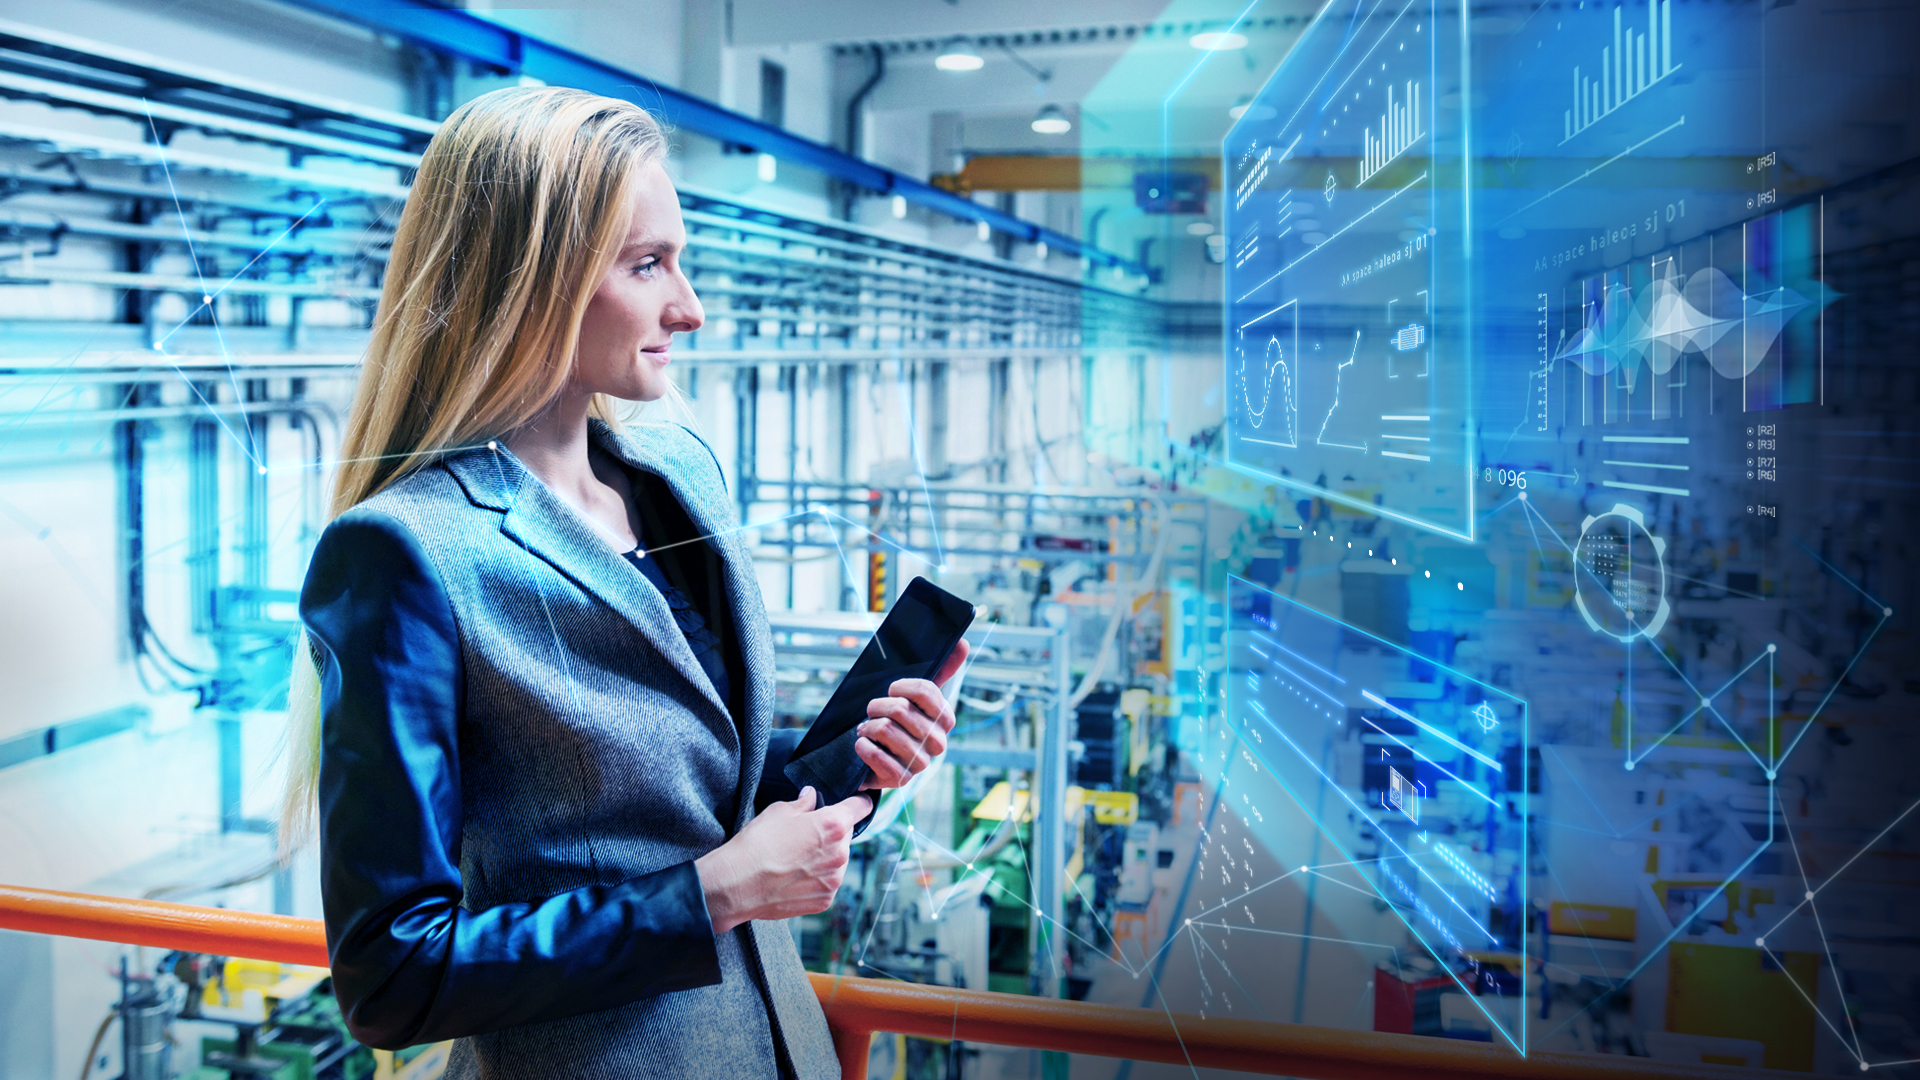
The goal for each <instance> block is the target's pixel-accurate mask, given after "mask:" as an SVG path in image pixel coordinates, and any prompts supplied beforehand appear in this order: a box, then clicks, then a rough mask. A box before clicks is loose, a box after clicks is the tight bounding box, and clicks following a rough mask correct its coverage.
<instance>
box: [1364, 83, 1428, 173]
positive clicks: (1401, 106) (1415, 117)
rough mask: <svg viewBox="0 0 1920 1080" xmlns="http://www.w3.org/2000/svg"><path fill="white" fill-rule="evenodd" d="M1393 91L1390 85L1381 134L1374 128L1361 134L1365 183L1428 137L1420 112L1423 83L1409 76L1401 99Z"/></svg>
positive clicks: (1382, 115)
mask: <svg viewBox="0 0 1920 1080" xmlns="http://www.w3.org/2000/svg"><path fill="white" fill-rule="evenodd" d="M1393 92H1394V87H1393V86H1392V84H1388V86H1387V88H1386V93H1387V101H1386V109H1385V111H1384V112H1382V113H1381V114H1380V133H1379V134H1378V135H1376V134H1374V130H1373V128H1372V127H1369V128H1367V129H1366V130H1365V131H1364V132H1362V133H1361V134H1362V139H1361V143H1362V146H1361V154H1360V180H1359V182H1360V183H1361V184H1365V183H1366V182H1367V181H1369V180H1371V179H1373V178H1374V176H1376V175H1377V174H1378V173H1379V172H1380V170H1382V169H1384V168H1386V167H1387V166H1389V165H1391V164H1393V163H1394V162H1395V161H1398V160H1399V159H1400V156H1401V155H1402V154H1405V153H1406V152H1407V151H1408V150H1411V149H1413V147H1414V145H1415V144H1417V143H1418V142H1419V141H1420V140H1421V139H1423V138H1425V137H1426V134H1427V131H1426V122H1425V121H1424V120H1423V119H1422V118H1421V115H1420V84H1419V83H1418V82H1415V81H1414V80H1412V79H1408V80H1407V81H1406V84H1405V86H1404V88H1403V90H1402V92H1401V95H1400V98H1399V100H1398V101H1396V100H1395V99H1394V93H1393Z"/></svg>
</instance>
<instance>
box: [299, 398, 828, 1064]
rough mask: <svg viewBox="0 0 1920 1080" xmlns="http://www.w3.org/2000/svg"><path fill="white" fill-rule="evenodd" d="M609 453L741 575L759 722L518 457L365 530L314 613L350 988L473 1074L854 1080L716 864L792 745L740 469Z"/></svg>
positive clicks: (464, 455) (331, 837) (800, 974)
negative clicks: (712, 897)
mask: <svg viewBox="0 0 1920 1080" xmlns="http://www.w3.org/2000/svg"><path fill="white" fill-rule="evenodd" d="M592 439H593V441H594V443H595V445H597V446H599V447H601V448H602V449H604V450H606V451H608V452H609V453H611V454H612V455H614V456H615V457H617V458H619V459H620V460H622V461H624V462H625V463H626V464H627V465H628V466H629V467H630V468H632V469H635V470H639V471H640V472H641V473H642V474H653V475H654V476H657V477H659V478H661V479H663V480H664V482H665V485H666V486H667V487H668V488H670V489H671V491H672V493H673V494H674V495H675V496H677V497H678V501H679V503H680V505H681V507H683V508H684V510H685V514H686V516H687V518H689V519H691V524H692V527H693V529H694V530H696V531H697V533H698V534H704V535H705V537H706V539H705V542H706V543H707V544H708V545H710V546H711V549H712V551H713V553H714V554H715V555H716V556H717V557H718V562H719V564H720V565H721V566H723V567H724V584H725V594H726V597H727V601H728V608H729V611H730V614H731V620H732V625H733V630H734V633H735V635H736V636H737V639H738V649H739V652H738V663H739V667H740V673H741V677H742V678H741V681H742V682H743V685H742V686H741V687H740V688H739V690H738V691H737V692H736V695H735V697H736V700H737V701H739V702H742V703H743V705H742V708H741V711H740V716H739V720H738V722H737V723H736V720H735V718H734V716H733V715H732V714H730V712H729V710H728V708H727V703H726V702H723V701H722V700H721V699H720V696H719V694H718V693H717V692H716V691H715V689H714V686H713V684H712V681H711V680H710V679H709V678H708V677H707V674H706V672H705V671H704V670H703V669H702V668H701V666H700V663H699V661H698V660H697V659H696V658H695V656H694V654H693V652H692V650H691V649H690V648H689V647H688V645H687V642H686V639H685V637H684V636H683V635H682V633H681V632H680V630H679V627H678V626H677V625H676V623H675V621H674V618H673V615H672V613H671V611H670V610H669V608H668V605H667V603H666V601H665V600H664V599H663V598H662V596H661V594H660V592H659V591H658V590H657V589H655V588H654V587H653V586H652V585H651V584H650V583H649V582H648V581H647V579H646V577H645V576H644V575H642V574H641V573H640V572H639V571H638V570H636V569H635V568H634V567H633V566H632V565H631V564H629V563H628V562H627V561H626V560H624V559H623V558H622V557H621V556H620V555H619V554H617V553H616V552H615V551H614V550H613V548H612V547H611V546H609V545H608V544H607V542H606V541H605V540H603V539H601V538H600V536H599V535H597V534H596V533H595V532H594V531H593V529H592V527H590V526H589V525H587V524H586V523H585V522H584V521H583V520H582V519H581V517H580V516H579V515H578V514H577V513H576V512H575V511H574V510H573V509H572V508H570V507H569V506H568V505H566V504H565V503H564V502H562V501H561V500H560V499H559V498H558V497H556V496H555V495H554V494H553V493H552V492H551V491H549V490H548V489H547V488H546V487H545V486H544V485H543V484H542V483H541V482H540V481H539V480H538V479H537V478H535V477H534V476H533V474H532V473H530V472H529V471H528V470H527V469H526V468H525V467H524V466H523V465H522V464H521V463H520V462H519V461H518V460H517V459H515V458H514V457H513V455H512V454H511V453H509V452H507V450H506V449H505V448H504V447H500V448H497V449H484V448H482V449H474V450H467V451H463V452H458V453H455V454H452V455H450V456H449V457H447V458H445V459H444V460H443V461H441V462H440V463H438V464H436V465H434V466H431V467H428V468H425V469H422V470H420V471H419V472H416V473H414V474H412V475H410V476H408V477H406V478H405V479H403V480H401V481H400V482H398V483H396V484H394V485H393V486H392V487H390V488H388V489H387V490H385V491H383V492H381V493H380V494H378V495H376V496H374V497H373V498H371V499H368V500H367V501H366V502H364V503H362V504H361V505H360V506H358V507H355V508H354V509H353V510H351V511H350V512H348V513H347V514H344V515H342V516H341V517H340V519H339V520H338V521H336V522H335V523H334V524H333V525H332V526H330V527H329V528H328V530H327V533H326V534H325V536H323V537H322V540H321V542H320V545H319V547H318V549H317V550H316V552H315V556H314V559H313V563H312V566H311V568H310V570H309V572H308V578H307V584H306V586H305V588H304V589H303V590H302V597H301V614H302V618H303V620H304V621H305V622H306V625H307V627H308V631H309V636H310V639H311V641H312V643H313V647H314V651H315V655H316V658H317V659H319V660H320V662H321V664H320V666H321V672H322V751H321V784H320V789H321V790H320V796H321V840H322V868H321V872H322V892H323V896H324V899H325V906H326V916H327V935H328V947H329V952H330V954H331V957H332V962H333V968H334V981H335V992H336V994H337V995H338V996H339V997H340V1000H341V1002H342V1005H343V1007H344V1011H345V1014H346V1016H347V1019H348V1022H349V1025H350V1026H351V1027H352V1029H353V1031H354V1032H355V1034H356V1036H358V1037H360V1038H361V1040H362V1041H363V1042H367V1043H369V1044H370V1045H375V1046H395V1047H398V1046H405V1045H411V1044H415V1043H421V1042H428V1041H433V1040H437V1039H443V1038H457V1039H458V1041H457V1043H456V1045H455V1049H454V1053H453V1062H452V1065H451V1066H450V1071H449V1075H450V1076H481V1077H487V1078H495V1077H498V1078H503V1080H505V1078H515V1080H518V1078H526V1080H535V1078H538V1080H549V1078H555V1077H578V1078H597V1077H605V1078H609V1080H611V1078H622V1080H625V1078H631V1077H640V1076H673V1077H715V1078H724V1080H740V1078H743V1077H772V1076H776V1075H779V1074H780V1073H782V1072H786V1071H787V1070H788V1069H791V1071H792V1073H793V1074H794V1075H797V1076H799V1077H802V1078H815V1077H836V1076H838V1075H839V1068H838V1065H837V1063H836V1060H835V1057H834V1053H833V1046H832V1043H831V1040H830V1038H829V1035H828V1031H827V1026H826V1022H825V1018H824V1017H823V1015H822V1014H821V1011H820V1006H819V1003H818V1001H817V1000H816V998H815V996H814V994H813V991H812V988H811V986H810V984H809V983H808V981H807V977H806V973H805V972H804V970H803V969H802V967H801V963H800V957H799V955H798V952H797V951H796V950H795V948H794V944H793V939H792V937H791V936H790V934H789V932H788V930H787V927H786V926H785V925H784V924H782V923H777V922H776V923H764V922H753V923H749V924H747V925H746V926H743V927H741V928H739V929H738V930H735V931H733V932H730V933H727V934H722V935H717V936H716V935H714V934H713V932H712V929H711V925H710V923H709V921H708V916H707V912H706V907H705V901H704V899H703V897H702V894H701V892H700V888H699V880H698V876H697V875H696V874H695V873H694V871H693V867H692V862H691V860H693V859H695V858H696V857H698V856H700V855H703V854H705V853H706V852H708V851H711V850H712V849H713V848H715V847H717V846H719V845H720V844H721V843H722V842H723V841H725V840H726V839H727V838H728V837H729V836H731V835H732V834H733V833H735V832H737V831H738V830H739V829H740V828H741V827H742V826H744V825H745V824H746V823H747V822H748V821H749V820H750V819H751V817H752V816H753V813H754V807H755V803H756V796H757V795H758V796H760V797H761V799H760V801H763V802H764V801H765V792H764V791H763V788H762V785H763V775H764V774H766V773H768V772H771V773H772V774H773V775H765V777H764V778H765V780H766V781H767V782H768V784H770V785H778V784H780V783H784V778H781V777H779V776H778V771H779V770H778V766H779V764H780V761H781V760H784V757H785V752H786V751H790V750H791V748H792V742H793V740H792V739H791V738H788V739H786V740H784V741H782V740H781V739H778V738H775V739H771V740H770V731H769V729H770V720H771V714H772V708H773V643H772V639H771V636H770V634H769V633H768V630H767V619H766V612H765V609H764V607H763V605H762V601H761V595H760V585H759V582H758V580H757V579H756V577H755V575H754V571H753V566H752V564H751V563H750V561H749V560H748V557H747V553H746V551H745V549H744V547H743V546H742V545H741V543H740V540H739V538H738V535H737V534H733V533H729V532H727V530H728V529H729V528H730V527H732V526H733V524H734V522H733V512H732V506H731V503H730V502H729V500H728V497H727V493H726V489H725V482H724V480H723V479H722V476H721V473H720V468H719V463H718V461H717V460H716V459H715V457H714V456H713V453H712V451H711V449H710V448H708V447H707V446H706V444H705V443H704V442H702V441H701V440H700V439H699V438H698V437H697V436H695V435H693V434H692V433H691V432H689V431H687V430H686V429H684V428H681V427H679V426H677V425H670V424H646V425H638V426H635V427H633V428H631V429H629V433H627V434H615V433H613V432H612V431H610V430H609V429H608V428H606V426H605V425H602V424H599V423H598V422H595V425H594V430H593V433H592ZM649 540H650V541H652V540H653V538H651V537H650V538H649ZM696 550H697V549H696ZM795 734H797V733H795ZM770 748H771V751H772V753H771V756H772V757H773V758H775V759H779V760H774V761H772V762H771V763H770V762H769V756H770ZM770 765H771V768H770ZM783 794H784V793H783Z"/></svg>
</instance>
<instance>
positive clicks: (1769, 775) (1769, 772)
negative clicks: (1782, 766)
mask: <svg viewBox="0 0 1920 1080" xmlns="http://www.w3.org/2000/svg"><path fill="white" fill-rule="evenodd" d="M1779 775H1780V774H1779V773H1777V772H1774V771H1773V770H1772V769H1768V770H1767V779H1769V780H1773V779H1775V778H1777V777H1778V776H1779Z"/></svg>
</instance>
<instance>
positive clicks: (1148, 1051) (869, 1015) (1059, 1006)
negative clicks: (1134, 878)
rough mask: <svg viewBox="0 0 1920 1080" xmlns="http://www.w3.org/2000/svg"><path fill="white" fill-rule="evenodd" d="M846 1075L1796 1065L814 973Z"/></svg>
mask: <svg viewBox="0 0 1920 1080" xmlns="http://www.w3.org/2000/svg"><path fill="white" fill-rule="evenodd" d="M0 929H7V930H22V931H26V932H28V933H37V934H53V935H58V936H63V937H77V938H91V939H93V940H97V941H115V942H122V943H125V944H129V945H145V946H151V947H154V948H162V949H179V950H185V951H190V952H203V953H210V954H213V955H216V956H244V957H249V958H252V959H258V960H273V961H279V962H282V963H293V964H310V965H315V966H325V965H326V963H327V947H326V939H325V936H324V933H323V930H322V928H321V924H320V922H319V920H317V919H297V918H293V917H291V916H286V915H263V914H258V913H254V912H245V911H229V910H227V909H225V908H209V907H196V906H192V905H188V904H170V903H164V902H162V901H157V900H126V899H121V898H119V897H110V896H92V895H87V894H84V893H67V892H53V891H49V890H44V889H27V888H19V887H16V886H10V885H0ZM812 980H813V988H814V992H815V993H817V994H818V995H819V996H820V1004H821V1006H822V1008H823V1009H824V1010H825V1011H826V1015H827V1023H828V1025H829V1026H830V1027H831V1028H832V1029H833V1040H834V1046H835V1048H836V1049H837V1050H838V1051H839V1055H840V1067H841V1071H842V1074H843V1075H844V1076H846V1077H849V1078H852V1077H857V1076H863V1075H864V1070H865V1069H866V1062H867V1053H868V1044H869V1042H870V1040H871V1037H872V1036H873V1034H874V1033H875V1032H882V1031H884V1032H895V1033H900V1034H905V1035H916V1036H922V1037H927V1038H940V1039H962V1040H965V1041H967V1042H975V1043H989V1044H995V1045H1000V1046H1017V1047H1027V1048H1031V1049H1036V1050H1059V1051H1065V1052H1067V1053H1074V1054H1088V1055H1094V1056H1098V1057H1108V1058H1130V1059H1132V1060H1135V1061H1148V1062H1161V1063H1166V1064H1171V1065H1179V1066H1183V1067H1190V1068H1193V1069H1230V1070H1235V1071H1239V1072H1247V1073H1260V1074H1264V1075H1269V1076H1295V1077H1301V1078H1303V1080H1408V1078H1409V1077H1418V1078H1420V1080H1629V1078H1633V1080H1641V1078H1651V1077H1676V1078H1683V1080H1756V1078H1766V1077H1784V1076H1787V1075H1788V1074H1786V1073H1779V1072H1773V1071H1770V1070H1760V1069H1731V1068H1715V1067H1710V1066H1690V1065H1678V1064H1673V1063H1670V1062H1656V1061H1652V1060H1649V1059H1647V1058H1634V1057H1622V1056H1617V1055H1606V1054H1569V1053H1551V1052H1539V1051H1536V1052H1535V1053H1532V1054H1529V1055H1527V1056H1525V1057H1522V1056H1520V1055H1519V1054H1516V1053H1514V1052H1513V1051H1512V1050H1510V1049H1508V1048H1506V1047H1499V1046H1494V1045H1492V1044H1489V1043H1472V1042H1461V1041H1456V1040H1452V1039H1435V1038H1427V1037H1424V1036H1416V1035H1391V1034H1384V1033H1380V1032H1367V1031H1345V1030H1341V1029H1338V1028H1323V1027H1311V1026H1308V1025H1304V1024H1275V1023H1266V1022H1261V1021H1252V1020H1234V1019H1222V1018H1219V1017H1206V1018H1201V1017H1197V1016H1185V1015H1176V1014H1172V1013H1167V1012H1155V1011H1153V1010H1151V1009H1136V1008H1127V1007H1124V1006H1116V1005H1095V1004H1089V1003H1087V1002H1079V1001H1058V1000H1053V999H1049V998H1034V997H1023V996H1020V995H1017V994H995V993H987V992H984V991H978V990H955V989H952V988H950V987H943V986H924V985H919V984H915V983H903V982H893V981H889V980H884V979H863V978H851V977H836V976H831V975H813V976H812Z"/></svg>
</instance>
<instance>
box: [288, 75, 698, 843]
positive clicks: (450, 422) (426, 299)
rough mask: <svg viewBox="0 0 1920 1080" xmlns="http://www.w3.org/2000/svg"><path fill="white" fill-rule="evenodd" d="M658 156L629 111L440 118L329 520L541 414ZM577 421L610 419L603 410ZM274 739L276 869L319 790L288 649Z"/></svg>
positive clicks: (617, 106) (561, 381) (305, 709)
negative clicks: (281, 746) (638, 181)
mask: <svg viewBox="0 0 1920 1080" xmlns="http://www.w3.org/2000/svg"><path fill="white" fill-rule="evenodd" d="M666 149H667V140H666V135H665V133H664V132H663V131H662V130H661V128H660V125H659V124H658V123H656V122H655V121H654V119H653V117H651V116H649V115H647V113H646V111H645V110H643V109H641V108H640V107H639V106H637V105H634V104H632V103H630V102H625V101H620V100H618V99H615V98H608V97H600V96H598V95H595V94H589V93H587V92H585V91H582V90H569V89H564V88H561V87H544V86H542V87H511V88H508V89H505V90H495V91H493V92H492V93H489V94H483V95H481V96H480V97H477V98H475V99H473V100H472V101H469V102H467V103H466V104H465V105H462V106H461V107H460V108H458V109H456V110H454V113H453V115H451V116H449V117H447V119H446V120H445V122H443V123H442V124H441V125H440V130H439V131H438V132H437V133H436V134H435V135H434V137H433V141H432V142H431V143H429V144H428V145H427V151H426V153H425V155H423V156H422V158H421V160H420V171H419V174H418V176H417V177H416V178H415V179H414V182H413V189H412V191H411V193H410V194H409V195H408V197H407V205H406V209H405V210H404V211H403V212H402V213H401V215H400V224H399V227H398V228H397V229H396V230H395V231H394V235H393V248H392V252H391V254H390V255H389V257H388V259H387V274H386V283H385V286H384V288H383V289H382V290H381V294H380V307H379V313H378V315H377V316H376V317H375V319H374V325H373V335H372V338H371V340H370V341H369V342H368V345H367V357H366V363H365V364H364V366H363V368H362V370H361V374H360V384H359V387H358V389H357V390H356V391H355V393H354V398H353V408H352V411H351V412H350V413H349V414H348V417H347V424H346V431H345V434H344V436H343V438H342V442H341V446H340V457H339V466H338V470H337V472H336V473H335V476H334V486H333V499H332V502H331V504H330V506H329V515H330V516H332V517H338V516H339V515H340V514H343V513H345V512H346V511H348V510H350V509H352V508H353V507H354V506H356V505H358V504H359V503H361V502H363V501H365V500H366V499H368V498H370V497H372V496H373V495H375V494H377V493H379V492H380V491H381V490H382V489H384V488H386V487H388V486H389V485H391V484H393V483H394V482H395V481H397V480H399V479H401V478H402V477H405V476H407V475H408V474H409V473H412V472H414V471H416V470H418V469H420V468H422V467H423V466H426V465H429V464H431V463H432V462H434V461H435V460H437V459H438V458H439V457H440V456H442V455H444V454H446V453H448V452H450V451H453V450H456V449H460V448H464V447H467V446H473V445H481V444H484V443H486V442H487V441H489V440H491V439H496V438H498V437H500V436H503V435H505V434H506V433H508V432H510V431H512V430H514V429H515V428H518V427H520V426H521V425H523V424H525V423H526V422H527V421H529V420H531V419H533V417H534V416H535V415H537V414H538V413H539V412H540V411H541V410H542V409H543V408H545V407H546V406H547V405H548V404H549V403H550V402H552V401H553V399H554V398H555V396H556V395H558V394H559V393H560V391H561V390H562V388H563V387H564V386H565V383H566V380H567V375H568V373H569V370H570V368H571V366H572V360H573V354H574V350H575V348H576V346H577V344H578V341H579V336H580V320H581V316H582V315H583V314H584V313H585V312H586V307H587V302H588V301H589V300H591V299H592V298H593V293H594V290H595V288H596V286H597V285H598V283H599V281H600V279H601V278H602V277H603V276H604V275H605V274H606V272H607V269H608V267H609V266H610V265H611V263H612V261H613V258H614V256H615V255H616V254H617V253H618V251H619V248H620V244H621V240H622V239H623V238H624V237H625V235H626V230H627V226H628V217H627V213H626V211H627V209H628V207H629V206H630V202H629V199H630V197H631V193H632V190H633V181H634V177H635V175H636V174H637V173H638V172H639V171H640V170H641V169H642V168H644V167H645V166H646V165H648V164H649V163H652V162H656V161H659V160H661V159H662V158H664V157H665V155H666ZM593 411H594V413H595V415H597V416H599V417H601V418H602V419H605V420H608V421H613V420H614V419H615V414H614V411H613V405H612V402H611V401H610V400H608V399H605V398H596V399H595V401H594V406H593ZM287 721H288V724H287V749H288V759H289V760H288V776H287V793H286V803H285V806H284V807H283V810H282V814H281V830H280V834H281V851H282V853H283V855H286V854H291V853H292V852H293V851H295V850H297V849H298V848H299V847H300V846H302V845H303V844H304V843H305V842H306V841H307V840H308V839H309V838H311V836H312V834H313V828H314V821H315V809H316V797H317V794H318V785H319V770H320V683H319V673H318V671H316V670H315V668H314V664H313V659H312V653H311V651H310V650H309V648H308V646H307V641H306V636H305V635H304V634H302V635H301V639H300V647H299V648H298V649H296V650H295V653H294V658H293V678H292V683H291V686H290V687H289V691H288V708H287Z"/></svg>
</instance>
